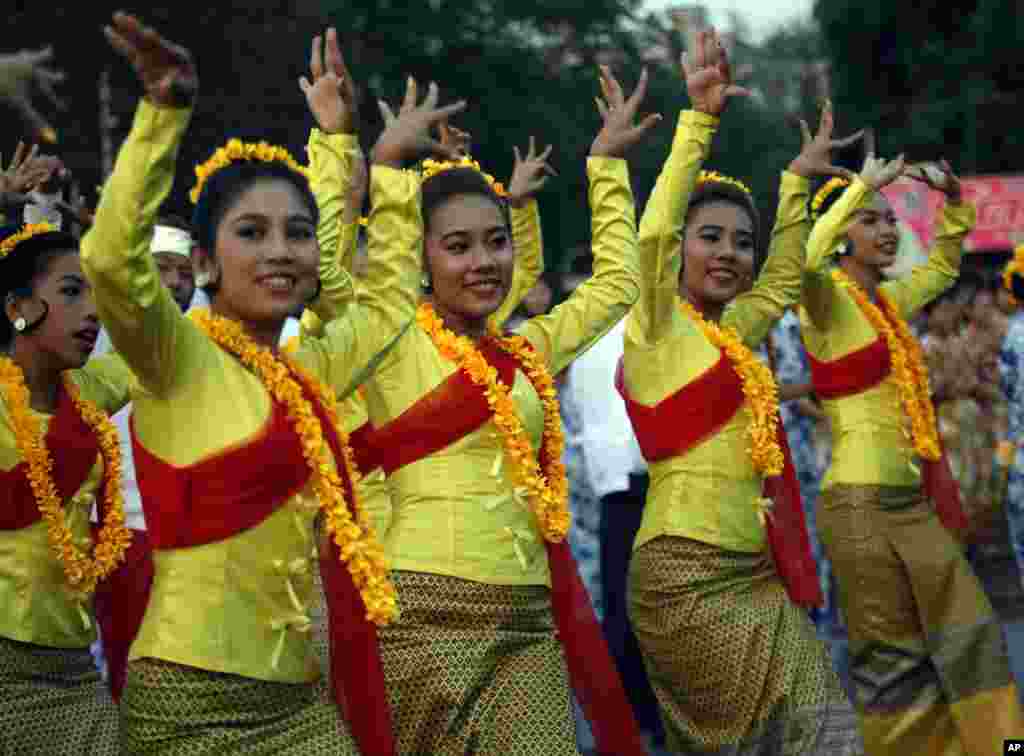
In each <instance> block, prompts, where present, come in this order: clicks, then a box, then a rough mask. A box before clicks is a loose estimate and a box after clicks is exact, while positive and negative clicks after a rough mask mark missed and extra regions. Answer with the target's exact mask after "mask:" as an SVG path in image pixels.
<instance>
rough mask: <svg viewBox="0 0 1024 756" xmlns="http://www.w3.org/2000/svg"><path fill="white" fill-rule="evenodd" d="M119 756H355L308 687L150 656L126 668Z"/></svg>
mask: <svg viewBox="0 0 1024 756" xmlns="http://www.w3.org/2000/svg"><path fill="white" fill-rule="evenodd" d="M121 720H122V722H121V733H122V741H123V750H122V751H121V753H123V754H125V756H200V755H202V756H206V755H207V754H209V755H210V756H235V755H236V754H238V755H239V756H241V754H246V756H249V755H250V754H252V755H253V756H257V755H259V756H264V755H265V756H272V755H277V756H339V755H340V756H346V755H348V756H357V755H358V753H359V750H358V749H357V747H356V745H355V743H354V741H353V740H352V738H351V736H350V735H349V734H348V730H347V728H346V726H345V723H344V721H342V720H341V718H340V717H339V715H338V710H337V708H336V707H335V706H334V704H333V703H331V702H330V701H328V700H326V698H324V697H322V696H319V695H317V693H316V692H315V690H314V688H313V686H312V685H309V684H305V683H298V684H293V683H279V682H269V681H266V680H254V679H251V678H247V677H239V676H237V675H228V674H222V673H219V672H209V671H207V670H203V669H196V668H194V667H186V666H182V665H179V664H172V663H170V662H164V661H159V660H156V659H138V660H136V661H133V662H131V663H130V664H129V665H128V680H127V683H126V685H125V690H124V695H123V697H122V699H121Z"/></svg>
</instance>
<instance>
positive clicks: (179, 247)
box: [149, 226, 192, 257]
mask: <svg viewBox="0 0 1024 756" xmlns="http://www.w3.org/2000/svg"><path fill="white" fill-rule="evenodd" d="M149 251H150V252H153V253H154V254H155V253H157V252H170V253H172V254H175V255H184V256H185V257H189V256H190V255H191V254H192V237H191V235H190V234H189V232H188V231H182V230H181V229H180V228H174V227H173V226H154V227H153V241H152V242H150V245H149Z"/></svg>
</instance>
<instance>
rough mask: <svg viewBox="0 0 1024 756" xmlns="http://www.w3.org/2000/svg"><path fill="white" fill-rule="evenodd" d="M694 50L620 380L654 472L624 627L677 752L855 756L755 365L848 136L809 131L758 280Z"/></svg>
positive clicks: (794, 281) (789, 481) (825, 121)
mask: <svg viewBox="0 0 1024 756" xmlns="http://www.w3.org/2000/svg"><path fill="white" fill-rule="evenodd" d="M692 49H695V50H696V55H695V60H694V61H693V63H692V65H691V64H689V63H684V71H685V73H686V83H687V89H688V91H689V96H690V101H691V103H692V106H693V110H688V111H684V112H683V113H682V114H681V116H680V119H679V126H678V129H677V131H676V136H675V140H674V143H673V147H672V153H671V155H670V156H669V158H668V160H667V162H666V164H665V167H664V168H663V170H662V173H661V175H660V176H659V178H658V182H657V185H656V186H655V189H654V193H653V194H652V195H651V198H650V200H649V202H648V205H647V207H646V209H645V210H644V215H643V218H642V221H641V224H640V249H641V253H642V254H643V255H644V257H645V259H644V261H643V266H642V270H643V273H644V278H643V286H642V287H641V298H640V302H639V303H638V304H637V306H636V307H635V308H634V309H633V311H632V312H631V313H630V315H629V318H628V319H627V321H626V322H627V327H626V336H625V351H624V357H623V362H622V369H621V371H620V374H619V380H618V384H619V388H620V391H621V392H622V393H623V395H624V398H625V399H626V406H627V411H628V412H629V414H630V418H631V420H632V423H633V427H634V430H635V431H636V435H637V440H638V442H639V444H640V447H641V450H642V451H643V453H644V456H645V457H646V458H647V461H648V463H649V470H650V476H651V484H650V490H649V493H648V497H647V504H646V508H645V510H644V516H643V520H642V523H641V527H640V530H639V532H638V533H637V537H636V541H635V546H634V554H633V558H632V561H631V564H630V593H629V606H630V616H631V619H632V621H633V626H634V629H635V632H636V635H637V639H638V641H639V643H640V648H641V651H642V653H643V656H644V660H645V663H646V665H647V669H648V675H649V678H650V681H651V685H652V687H653V689H654V691H655V695H656V696H657V698H658V702H659V706H660V710H661V715H662V721H663V723H664V725H665V730H666V739H667V745H668V747H669V749H670V750H672V751H673V752H684V753H762V752H765V753H768V752H770V753H779V754H793V756H796V754H801V755H805V754H821V755H822V756H824V755H825V754H840V753H841V754H859V753H862V745H861V741H860V736H859V734H858V733H857V730H856V721H855V717H854V715H853V710H852V707H851V706H850V703H849V701H848V700H847V698H846V696H845V694H844V693H843V690H842V687H841V685H840V683H839V679H838V678H837V676H836V673H835V671H834V670H833V669H832V665H831V661H830V658H829V653H828V650H827V649H826V647H825V645H824V644H823V643H822V642H821V641H820V640H819V639H818V638H817V637H816V636H815V631H814V628H813V626H812V625H811V623H810V621H809V620H808V617H807V613H806V611H804V610H803V609H802V608H801V606H800V605H799V604H803V605H809V604H813V603H815V602H816V601H818V600H820V593H819V588H818V582H817V575H816V572H815V567H814V562H813V559H812V557H811V555H810V545H809V542H808V540H807V535H806V529H805V525H804V522H803V517H802V511H801V509H800V506H801V505H800V503H799V491H798V488H797V486H796V481H795V475H793V472H792V467H791V464H788V460H787V459H786V457H785V456H784V453H783V452H784V449H785V445H784V437H783V436H782V434H781V433H780V426H779V420H778V400H777V391H776V387H775V383H774V380H773V379H772V376H771V372H770V371H769V370H768V368H767V367H766V366H764V365H762V364H761V363H760V362H759V361H758V359H757V357H756V356H755V355H754V354H753V352H752V351H751V350H752V349H753V348H756V347H757V345H758V344H759V343H760V342H761V341H762V340H763V339H764V338H765V337H766V336H767V335H768V333H769V331H770V329H771V327H772V325H773V324H774V323H775V321H776V320H778V319H779V318H780V317H781V316H782V315H783V313H784V312H785V310H786V308H787V307H788V306H791V305H792V304H794V303H795V302H797V301H798V299H799V295H800V286H801V277H802V268H803V255H804V245H805V242H806V239H807V234H808V232H809V222H808V219H807V211H806V199H807V193H808V185H809V179H810V178H811V177H812V176H815V175H820V174H823V173H826V174H827V173H835V172H837V171H840V170H841V169H837V168H835V167H833V166H831V165H830V164H829V152H830V150H831V149H832V148H833V147H834V146H836V145H837V144H846V143H849V141H850V140H842V141H840V142H833V141H832V140H831V131H832V115H831V111H830V110H829V109H826V111H825V112H824V114H823V116H822V127H821V129H820V131H819V133H818V135H817V136H816V137H815V138H813V139H811V138H810V135H809V133H806V128H805V129H804V130H805V145H804V149H803V151H802V152H801V154H800V155H799V156H798V157H797V158H796V159H795V160H794V161H793V162H792V163H791V164H790V166H789V168H788V170H787V171H785V172H784V173H783V174H782V181H781V184H780V188H779V194H780V196H779V206H778V214H777V217H776V221H775V228H774V230H773V232H772V239H771V246H770V254H769V256H768V258H767V260H766V262H765V264H764V267H763V270H762V271H761V274H760V276H759V277H758V278H757V281H756V283H754V272H755V270H756V268H757V266H756V264H755V262H756V261H755V250H756V249H757V247H758V235H759V231H758V218H757V211H756V209H755V207H754V204H753V201H752V199H751V197H750V193H749V189H746V187H744V186H743V185H741V184H740V183H739V182H737V181H736V180H734V179H730V178H728V177H724V176H720V175H718V174H713V173H712V174H708V173H706V172H701V164H702V163H703V161H704V160H705V159H706V157H707V154H708V151H709V148H710V143H711V139H712V136H713V135H714V132H715V130H716V127H717V125H718V122H719V117H720V115H721V113H722V112H723V110H724V109H725V107H726V104H727V102H728V99H729V98H730V96H732V95H733V94H738V93H740V90H738V88H736V87H735V86H734V85H733V84H732V82H731V79H730V73H729V66H728V61H727V60H726V59H725V57H724V53H723V52H722V51H721V48H720V45H718V44H717V36H716V34H715V32H714V31H713V30H712V31H710V32H702V33H700V34H698V35H697V40H696V45H695V46H694V47H693V48H692ZM855 138H856V136H855V137H851V138H850V139H855ZM752 284H753V288H751V285H752ZM763 497H764V498H763ZM769 497H770V498H769ZM780 578H781V579H780ZM787 591H788V593H789V596H788V597H787Z"/></svg>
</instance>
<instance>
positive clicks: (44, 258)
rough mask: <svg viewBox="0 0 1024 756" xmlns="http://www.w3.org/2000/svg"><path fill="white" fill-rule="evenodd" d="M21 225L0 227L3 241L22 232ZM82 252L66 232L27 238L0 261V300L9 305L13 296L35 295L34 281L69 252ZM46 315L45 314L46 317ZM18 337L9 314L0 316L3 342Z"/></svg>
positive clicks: (0, 343)
mask: <svg viewBox="0 0 1024 756" xmlns="http://www.w3.org/2000/svg"><path fill="white" fill-rule="evenodd" d="M21 228H22V227H21V226H4V227H2V228H0V241H3V240H4V239H6V238H7V237H9V236H13V235H14V234H16V233H18V232H19V231H21ZM69 253H74V254H78V242H77V241H75V238H74V237H73V236H71V234H68V233H66V232H63V231H48V232H46V233H42V234H37V235H36V236H33V237H31V238H29V239H26V240H24V241H22V242H18V244H17V245H16V246H15V247H14V249H13V250H11V252H10V253H9V254H8V255H7V256H6V257H4V258H3V259H2V260H0V301H2V302H3V303H4V305H5V306H6V303H7V298H8V297H10V296H13V297H16V298H18V299H24V298H26V297H30V296H32V284H33V281H34V280H35V279H36V278H37V277H38V276H41V275H43V274H45V273H46V272H47V271H48V270H49V269H50V265H51V264H52V263H53V261H54V260H56V259H57V258H59V257H62V256H63V255H65V254H69ZM44 317H45V316H44ZM13 338H14V328H13V326H12V325H11V323H10V321H8V320H7V317H6V315H4V316H3V317H0V345H8V344H10V343H11V340H12V339H13Z"/></svg>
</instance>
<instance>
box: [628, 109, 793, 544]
mask: <svg viewBox="0 0 1024 756" xmlns="http://www.w3.org/2000/svg"><path fill="white" fill-rule="evenodd" d="M717 125H718V120H717V119H715V118H712V117H711V116H708V115H705V114H702V113H697V112H694V111H685V112H683V113H682V114H681V115H680V118H679V124H678V127H677V130H676V135H675V139H674V141H673V144H672V152H671V154H670V155H669V158H668V160H667V161H666V163H665V166H664V168H663V169H662V172H661V175H660V176H659V177H658V181H657V184H656V185H655V188H654V192H653V193H652V195H651V198H650V200H649V201H648V203H647V207H646V209H645V210H644V214H643V218H642V219H641V222H640V253H641V256H642V261H641V271H642V276H643V277H642V279H641V280H642V285H641V295H640V302H639V303H638V304H637V306H636V307H634V308H633V311H632V312H631V313H630V315H629V317H628V319H627V320H626V335H625V348H624V357H623V371H624V378H625V384H626V389H627V391H628V392H629V395H630V396H631V397H632V398H633V399H634V400H635V401H637V402H639V403H640V404H642V405H645V406H649V407H650V406H655V405H657V404H658V403H659V402H661V401H662V400H664V399H666V398H668V397H669V396H671V395H672V394H674V393H676V392H677V391H678V390H679V389H680V388H682V387H683V386H686V385H687V384H689V383H690V382H692V381H693V380H694V379H696V378H697V377H699V376H700V375H701V374H702V373H704V372H705V371H707V370H708V369H709V368H711V367H712V366H714V364H715V363H716V362H717V361H718V360H719V358H720V356H721V353H720V351H719V350H718V348H717V347H715V346H713V345H712V344H711V343H710V342H709V341H708V340H707V339H706V338H705V337H704V334H703V333H702V332H701V331H700V329H699V328H698V326H697V325H696V324H695V323H694V322H693V321H692V320H690V319H689V318H688V317H687V316H686V315H684V314H683V313H682V311H681V310H680V308H679V301H680V300H679V275H680V271H681V269H682V241H683V227H684V224H685V220H686V211H687V207H688V205H689V201H690V196H691V194H692V193H693V190H694V187H695V185H696V181H697V177H698V174H699V172H700V169H701V165H702V163H703V161H704V160H705V159H706V157H707V155H708V151H709V149H710V145H711V139H712V136H713V135H714V131H715V128H716V127H717ZM807 194H808V181H807V179H804V178H802V177H800V176H797V175H795V174H792V173H789V172H786V173H783V174H782V180H781V184H780V188H779V195H780V196H779V207H778V213H777V216H776V220H775V227H774V229H773V230H772V240H771V249H770V255H769V257H768V259H767V261H766V262H765V265H764V268H763V269H762V271H761V274H760V276H759V277H758V279H757V282H756V284H755V285H754V288H753V289H752V290H751V291H749V292H747V293H745V294H742V295H740V296H739V297H737V298H736V299H735V300H734V301H733V302H731V303H730V304H729V306H728V307H727V308H726V310H725V312H724V314H723V316H722V322H721V325H722V326H725V327H731V328H735V329H736V331H737V332H738V333H739V334H740V336H741V337H742V339H743V341H744V343H746V345H747V346H749V347H751V348H754V347H756V346H757V345H758V344H759V343H760V342H761V341H762V340H763V339H764V338H765V336H766V335H767V334H768V332H769V331H770V330H771V327H772V325H773V324H774V322H775V321H776V320H778V319H779V318H780V317H782V315H783V313H784V312H785V311H786V308H787V307H789V306H791V305H793V304H795V303H796V302H797V301H798V300H799V297H800V287H801V279H802V267H803V264H804V259H803V257H804V249H805V243H806V241H807V234H808V231H809V222H808V218H807V210H806V204H807ZM748 426H749V416H748V413H747V412H745V411H744V412H737V413H736V415H735V416H734V417H733V419H732V420H730V421H729V422H728V423H727V424H726V425H725V427H724V428H722V429H721V430H719V431H718V432H717V433H716V434H714V435H713V436H711V437H710V438H709V439H707V440H706V441H704V442H702V443H700V444H698V445H697V446H695V447H694V448H692V449H690V450H689V451H688V452H686V453H685V454H682V455H680V456H677V457H671V458H669V459H664V460H661V461H659V462H654V463H652V464H651V465H650V466H649V474H650V479H651V483H650V489H649V492H648V494H647V503H646V507H645V509H644V516H643V521H642V523H641V526H640V530H639V531H638V533H637V537H636V541H635V544H634V548H639V547H641V546H643V545H644V544H645V543H647V542H648V541H650V540H652V539H654V538H657V537H659V536H662V535H670V536H678V537H683V538H691V539H694V540H698V541H702V542H704V543H710V544H713V545H716V546H720V547H722V548H724V549H729V550H733V551H745V552H756V551H761V550H763V549H764V548H765V543H766V541H765V533H764V528H763V526H762V525H761V522H760V519H759V517H758V513H759V507H758V502H759V500H760V498H761V487H762V483H763V480H762V478H761V476H760V475H759V474H758V473H757V472H756V471H755V470H754V468H753V465H752V463H751V461H750V453H749V451H748V448H749V445H750V441H749V436H748Z"/></svg>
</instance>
